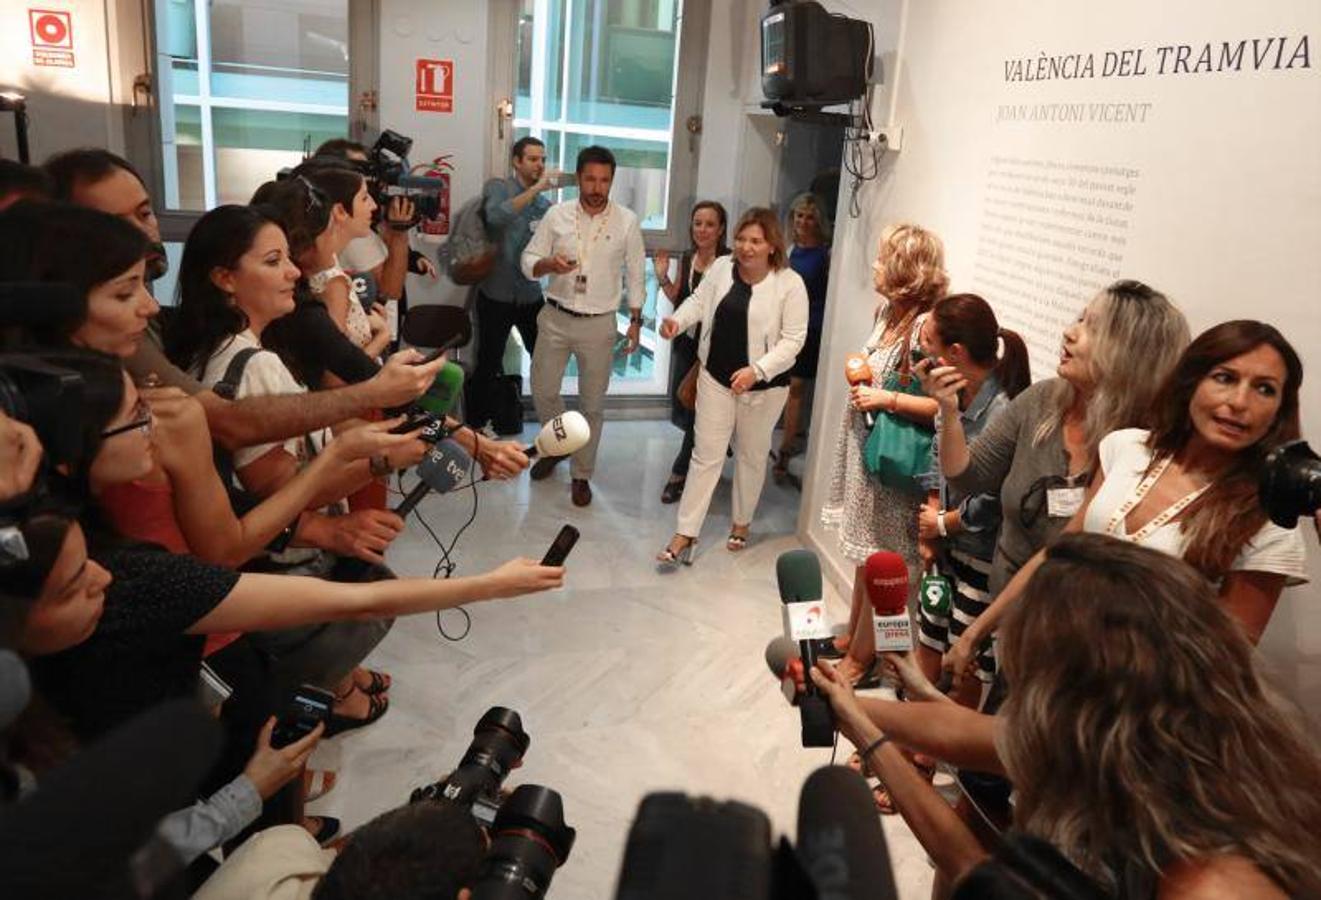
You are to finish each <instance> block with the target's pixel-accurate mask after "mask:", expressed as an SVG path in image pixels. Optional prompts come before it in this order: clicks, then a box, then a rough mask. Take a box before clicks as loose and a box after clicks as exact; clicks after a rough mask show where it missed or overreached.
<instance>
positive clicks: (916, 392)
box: [862, 329, 935, 494]
mask: <svg viewBox="0 0 1321 900" xmlns="http://www.w3.org/2000/svg"><path fill="white" fill-rule="evenodd" d="M911 339H912V331H911V329H910V331H909V334H908V337H907V338H906V339H905V340H904V349H903V356H902V357H901V359H900V362H899V368H898V369H897V370H895V371H892V372H887V373H886V374H885V380H884V383H883V384H882V385H881V387H883V388H884V389H885V390H887V391H894V392H895V393H897V394H907V395H909V396H910V397H925V396H926V394H924V393H923V392H922V385H921V383H920V382H919V381H918V380H917V378H916V377H914V376H913V374H912V372H911V370H910V368H909V366H910V362H909V357H908V347H909V343H910V341H911ZM934 436H935V432H933V431H932V430H931V429H930V428H927V427H926V426H923V425H919V424H918V423H917V422H914V421H913V420H912V419H908V418H905V417H904V416H901V415H899V414H898V413H891V412H886V411H884V410H882V411H881V413H880V414H879V415H878V416H877V417H876V424H875V425H874V426H873V427H872V430H871V434H870V435H868V437H867V443H866V445H865V446H864V447H863V450H862V461H863V465H864V466H866V468H867V471H868V472H869V473H870V474H871V475H872V476H873V477H875V478H878V479H880V482H881V484H883V485H885V486H886V487H892V488H895V489H896V490H901V491H907V492H909V493H913V494H921V493H923V491H924V487H923V485H922V482H921V481H919V479H920V478H921V476H923V475H925V474H927V473H928V472H930V471H931V441H932V438H933V437H934Z"/></svg>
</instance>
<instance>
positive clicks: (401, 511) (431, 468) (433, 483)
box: [394, 439, 473, 519]
mask: <svg viewBox="0 0 1321 900" xmlns="http://www.w3.org/2000/svg"><path fill="white" fill-rule="evenodd" d="M472 466H473V461H472V457H471V456H469V455H468V451H467V450H464V449H463V448H462V447H460V446H459V445H458V444H457V443H455V442H454V441H453V440H449V439H447V440H443V441H441V442H440V443H438V444H436V445H435V446H434V447H432V448H431V449H430V450H428V451H427V455H426V456H424V457H422V462H420V463H418V464H417V475H418V477H419V478H421V479H422V480H421V481H420V482H418V485H417V487H415V488H413V489H412V490H411V491H409V492H408V495H407V496H406V497H404V499H403V500H402V501H401V502H400V504H399V505H398V506H397V507H395V510H394V511H395V513H396V514H397V515H398V516H399V518H401V519H406V518H408V514H409V513H411V512H412V511H413V507H415V506H417V505H418V503H420V502H422V498H423V497H425V496H426V495H427V494H429V493H431V492H432V491H435V492H436V493H438V494H445V493H448V492H450V491H452V490H454V488H456V487H458V486H459V484H460V483H461V482H462V481H463V480H464V479H466V478H467V477H468V476H469V474H470V473H471V472H472Z"/></svg>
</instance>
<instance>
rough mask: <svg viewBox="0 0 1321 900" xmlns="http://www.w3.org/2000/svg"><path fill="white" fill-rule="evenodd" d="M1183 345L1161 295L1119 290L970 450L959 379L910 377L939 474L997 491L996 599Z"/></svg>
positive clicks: (960, 484) (1069, 509)
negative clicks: (927, 413) (930, 422)
mask: <svg viewBox="0 0 1321 900" xmlns="http://www.w3.org/2000/svg"><path fill="white" fill-rule="evenodd" d="M1187 343H1188V322H1187V320H1186V319H1185V318H1184V316H1183V313H1181V312H1179V310H1178V309H1176V308H1175V307H1174V305H1173V304H1172V303H1170V301H1169V300H1168V299H1167V298H1166V297H1165V295H1164V294H1161V293H1160V292H1159V291H1156V290H1154V289H1152V288H1150V287H1148V286H1147V285H1145V284H1142V283H1141V282H1138V281H1116V282H1115V283H1114V284H1111V285H1110V286H1109V287H1107V288H1105V289H1104V290H1102V291H1101V292H1100V293H1098V294H1097V295H1096V296H1095V297H1093V298H1092V300H1091V302H1089V303H1088V304H1087V306H1086V308H1085V309H1084V310H1083V313H1082V315H1081V316H1079V318H1078V321H1076V322H1074V323H1073V324H1072V325H1070V326H1069V327H1068V328H1066V329H1065V330H1064V342H1063V348H1062V350H1061V352H1060V361H1059V365H1058V367H1057V369H1056V372H1057V377H1056V378H1052V379H1047V380H1045V381H1039V382H1037V383H1036V384H1034V385H1032V386H1031V387H1029V388H1028V389H1026V390H1025V391H1023V393H1021V394H1019V395H1018V396H1017V397H1015V398H1014V400H1013V401H1012V402H1011V403H1010V404H1009V406H1008V407H1006V408H1005V410H1004V412H1003V413H1002V414H1000V415H999V416H997V417H996V418H995V419H994V420H993V421H991V422H990V423H989V424H988V425H987V427H986V428H985V430H983V431H982V432H981V434H979V435H978V436H977V439H976V440H975V441H973V442H972V443H971V445H970V444H969V443H968V442H967V440H966V437H965V435H964V432H963V424H962V421H961V419H960V416H959V415H958V402H959V401H958V397H959V391H960V390H962V389H963V388H964V387H965V386H966V383H967V377H966V376H965V375H964V374H963V373H962V372H960V371H958V370H957V369H955V368H954V367H953V366H949V365H938V364H936V365H933V364H932V362H930V361H928V362H924V363H922V364H920V365H918V366H917V367H916V368H915V371H916V372H917V373H918V375H919V377H920V378H921V379H922V383H923V387H924V390H925V391H926V392H927V394H928V396H931V397H934V398H936V400H937V402H938V403H939V404H940V408H941V411H942V415H941V424H940V433H939V436H938V439H939V441H940V465H941V471H942V472H943V474H944V476H945V477H946V478H947V479H948V480H949V483H950V485H951V486H952V487H954V488H955V489H956V490H959V491H963V492H965V493H982V492H987V491H998V492H999V495H1000V504H1001V508H1002V511H1003V516H1002V518H1001V523H1000V536H999V538H998V539H997V541H996V546H995V558H994V560H993V562H992V565H991V572H990V577H989V579H988V591H989V593H990V595H991V596H992V597H998V596H999V594H1000V592H1001V591H1003V590H1004V588H1005V586H1006V585H1007V584H1008V583H1009V580H1010V578H1012V577H1013V576H1014V573H1016V572H1017V571H1018V570H1019V569H1020V568H1021V567H1022V566H1023V565H1024V564H1026V563H1027V561H1028V560H1029V559H1030V558H1031V557H1032V555H1033V554H1034V553H1036V552H1037V551H1038V550H1040V549H1041V548H1042V547H1044V546H1046V544H1047V543H1048V542H1049V541H1050V539H1051V538H1053V537H1055V536H1056V535H1057V534H1059V533H1060V531H1061V530H1062V529H1063V528H1064V526H1065V524H1066V523H1067V522H1068V521H1069V519H1070V517H1071V516H1073V514H1074V513H1075V512H1077V510H1078V509H1079V507H1080V505H1081V503H1082V500H1083V497H1084V495H1085V493H1086V489H1087V484H1088V483H1089V481H1090V479H1091V476H1092V473H1093V471H1094V470H1095V468H1096V465H1097V447H1098V445H1099V444H1100V442H1101V439H1102V438H1103V437H1105V436H1106V435H1107V434H1109V433H1110V432H1112V431H1116V430H1118V429H1121V428H1132V427H1134V426H1137V425H1141V424H1144V423H1146V422H1147V421H1148V420H1149V418H1150V415H1151V410H1152V406H1153V403H1154V400H1155V396H1156V393H1157V391H1158V390H1159V387H1160V383H1161V380H1162V379H1163V378H1164V376H1165V374H1166V373H1168V372H1169V371H1170V370H1171V369H1172V368H1173V366H1174V362H1175V360H1176V359H1177V357H1178V355H1179V353H1180V352H1181V351H1182V350H1183V348H1184V347H1185V346H1186V345H1187ZM993 609H994V607H993V606H992V607H991V609H988V610H987V611H985V612H983V613H982V615H981V616H980V617H979V618H978V619H977V621H976V622H974V623H973V624H972V625H970V626H969V627H968V629H967V630H966V631H965V632H964V633H963V635H962V637H960V638H959V639H958V640H957V641H955V642H954V645H953V646H952V647H951V649H950V651H949V652H948V653H947V654H946V657H945V666H946V668H949V667H951V666H956V667H955V678H956V680H958V681H961V680H962V678H963V676H964V674H965V672H966V671H968V670H970V669H971V667H972V664H973V661H974V660H975V658H976V652H975V651H976V649H977V648H978V647H979V645H980V644H981V643H982V641H984V640H985V639H986V638H988V637H989V636H990V634H991V631H992V629H991V627H990V626H991V625H993V623H994V617H993V613H992V610H993ZM988 617H990V618H988Z"/></svg>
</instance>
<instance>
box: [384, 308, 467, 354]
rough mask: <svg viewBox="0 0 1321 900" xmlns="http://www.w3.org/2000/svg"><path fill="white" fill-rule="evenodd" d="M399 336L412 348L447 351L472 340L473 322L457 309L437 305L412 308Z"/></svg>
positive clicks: (406, 316)
mask: <svg viewBox="0 0 1321 900" xmlns="http://www.w3.org/2000/svg"><path fill="white" fill-rule="evenodd" d="M399 334H400V337H402V338H403V339H404V340H405V341H406V342H407V343H409V344H411V345H413V346H414V347H430V348H432V349H433V350H441V351H444V350H450V349H452V348H454V347H462V346H463V345H464V344H466V343H468V342H469V341H470V340H472V320H471V319H469V318H468V313H467V311H466V310H464V309H463V308H462V307H459V306H446V305H444V304H440V303H431V304H427V305H426V306H414V307H413V308H412V309H410V310H409V311H408V314H407V315H405V316H404V324H403V325H402V326H401V327H400V329H399Z"/></svg>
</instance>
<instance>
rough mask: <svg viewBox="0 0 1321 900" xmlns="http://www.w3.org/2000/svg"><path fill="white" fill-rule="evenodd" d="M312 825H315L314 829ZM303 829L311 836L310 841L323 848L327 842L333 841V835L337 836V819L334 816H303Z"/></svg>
mask: <svg viewBox="0 0 1321 900" xmlns="http://www.w3.org/2000/svg"><path fill="white" fill-rule="evenodd" d="M313 823H315V824H316V827H315V828H312V827H311V826H312V825H313ZM303 827H304V828H306V829H307V832H308V834H310V835H312V840H314V841H316V842H317V843H318V844H320V845H322V846H325V844H326V843H327V842H329V841H332V840H334V838H335V835H337V834H339V819H337V818H335V817H334V816H305V817H304V818H303Z"/></svg>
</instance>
